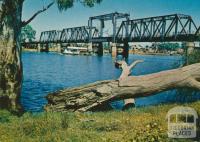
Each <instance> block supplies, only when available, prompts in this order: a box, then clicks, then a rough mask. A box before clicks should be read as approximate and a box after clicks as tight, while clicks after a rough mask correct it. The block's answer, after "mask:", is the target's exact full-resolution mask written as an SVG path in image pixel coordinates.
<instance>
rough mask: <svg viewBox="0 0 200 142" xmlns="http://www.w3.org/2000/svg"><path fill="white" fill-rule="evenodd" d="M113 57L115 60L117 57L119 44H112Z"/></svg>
mask: <svg viewBox="0 0 200 142" xmlns="http://www.w3.org/2000/svg"><path fill="white" fill-rule="evenodd" d="M111 55H112V57H114V58H116V57H117V44H116V43H111Z"/></svg>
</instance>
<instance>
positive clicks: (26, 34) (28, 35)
mask: <svg viewBox="0 0 200 142" xmlns="http://www.w3.org/2000/svg"><path fill="white" fill-rule="evenodd" d="M35 34H36V31H35V30H34V29H33V28H32V27H31V26H30V25H26V26H24V27H22V30H21V35H20V36H21V37H20V40H21V41H22V42H27V41H28V42H31V41H33V40H35Z"/></svg>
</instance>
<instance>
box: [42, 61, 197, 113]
mask: <svg viewBox="0 0 200 142" xmlns="http://www.w3.org/2000/svg"><path fill="white" fill-rule="evenodd" d="M139 62H141V61H136V62H134V63H132V64H131V65H130V66H128V65H127V64H126V63H125V62H124V61H120V62H118V63H117V64H118V65H119V66H120V67H121V68H122V70H123V71H122V74H121V76H120V78H119V79H118V80H108V81H99V82H96V83H92V84H88V85H85V86H81V87H75V88H71V89H64V90H61V91H57V92H55V93H51V94H49V95H48V96H47V100H48V104H47V105H46V106H45V110H46V111H82V112H85V111H91V110H97V109H99V108H102V106H104V105H106V104H108V103H109V102H111V101H113V100H119V99H129V98H139V97H147V96H151V95H154V94H156V93H159V92H162V91H165V90H170V89H174V88H183V87H188V88H194V89H200V82H199V81H200V63H197V64H193V65H189V66H185V67H182V68H178V69H173V70H167V71H162V72H158V73H153V74H148V75H141V76H129V75H130V70H131V68H132V67H134V66H135V65H136V64H137V63H139Z"/></svg>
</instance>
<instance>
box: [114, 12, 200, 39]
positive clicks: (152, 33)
mask: <svg viewBox="0 0 200 142" xmlns="http://www.w3.org/2000/svg"><path fill="white" fill-rule="evenodd" d="M198 34H199V28H197V26H196V24H195V23H194V21H193V19H192V17H191V16H188V15H183V14H174V15H165V16H158V17H150V18H143V19H134V20H128V21H123V22H122V23H121V26H120V28H119V30H118V32H117V35H116V41H117V42H122V41H124V40H127V41H129V42H162V41H194V40H196V39H197V36H198Z"/></svg>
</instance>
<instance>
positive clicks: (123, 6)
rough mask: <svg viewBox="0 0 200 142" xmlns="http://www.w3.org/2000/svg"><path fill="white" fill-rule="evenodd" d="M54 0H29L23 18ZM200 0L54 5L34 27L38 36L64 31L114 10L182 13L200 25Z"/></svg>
mask: <svg viewBox="0 0 200 142" xmlns="http://www.w3.org/2000/svg"><path fill="white" fill-rule="evenodd" d="M49 2H51V0H26V1H25V3H24V7H23V20H26V19H28V18H29V17H30V16H32V14H33V13H34V12H35V11H37V10H39V9H41V8H42V7H43V5H47V4H48V3H49ZM199 6H200V0H103V2H102V3H101V4H100V5H96V6H95V7H93V8H88V7H84V6H83V5H81V4H80V3H75V4H74V7H73V8H70V9H68V10H67V11H63V12H60V11H59V10H58V8H57V5H54V6H53V7H51V8H50V9H49V10H47V11H46V12H45V13H42V14H41V15H39V16H38V17H37V18H36V19H35V20H34V21H33V22H31V25H32V27H33V28H34V29H35V30H36V31H37V38H38V37H39V35H40V32H41V31H46V30H54V29H56V30H61V29H63V28H67V27H76V26H84V25H87V21H88V18H89V17H90V16H96V15H101V14H106V13H111V12H115V11H117V12H121V13H130V15H131V16H130V17H131V19H135V18H142V17H149V16H159V15H166V14H167V15H168V14H174V13H181V14H187V15H191V16H192V17H193V19H194V21H195V23H197V26H199V25H200V8H199Z"/></svg>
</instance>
